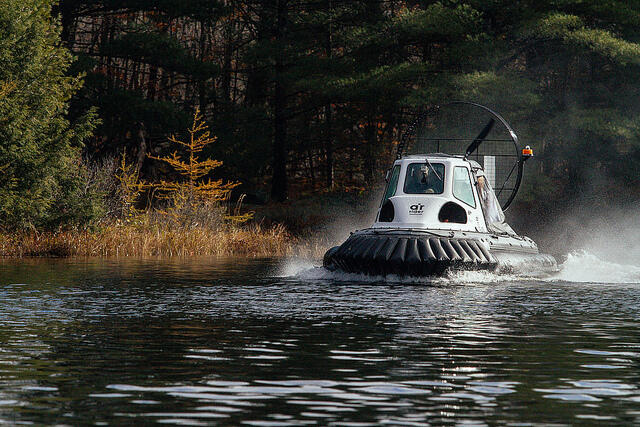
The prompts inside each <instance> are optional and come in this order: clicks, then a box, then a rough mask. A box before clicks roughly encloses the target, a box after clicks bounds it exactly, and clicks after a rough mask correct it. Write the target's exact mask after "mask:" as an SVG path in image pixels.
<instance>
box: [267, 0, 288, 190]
mask: <svg viewBox="0 0 640 427" xmlns="http://www.w3.org/2000/svg"><path fill="white" fill-rule="evenodd" d="M277 2H278V4H277V8H278V9H277V10H278V12H277V13H278V16H277V21H276V42H277V43H278V44H279V46H278V53H277V56H276V67H275V80H276V81H275V93H274V100H273V101H274V102H273V108H274V130H275V135H274V138H273V164H272V167H273V179H272V181H271V198H272V199H273V200H275V201H278V202H283V201H285V200H287V194H288V189H287V184H288V183H287V118H286V112H285V109H286V102H287V101H286V90H285V85H284V76H283V74H284V70H285V66H284V46H283V43H284V38H285V35H284V33H285V28H286V22H287V0H277Z"/></svg>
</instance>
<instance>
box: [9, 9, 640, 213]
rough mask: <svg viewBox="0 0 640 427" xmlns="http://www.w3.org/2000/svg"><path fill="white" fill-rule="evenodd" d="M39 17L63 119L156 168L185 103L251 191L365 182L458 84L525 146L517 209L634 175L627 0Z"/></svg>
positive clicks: (638, 63)
mask: <svg viewBox="0 0 640 427" xmlns="http://www.w3.org/2000/svg"><path fill="white" fill-rule="evenodd" d="M11 1H13V0H11ZM27 3H29V1H28V2H27ZM31 3H42V2H37V1H31ZM44 3H47V2H44ZM53 16H59V19H60V28H59V32H60V38H61V40H62V46H65V47H67V48H68V49H69V50H70V51H71V52H72V53H73V55H75V57H76V59H75V61H74V62H73V63H72V65H71V66H70V68H69V69H68V70H67V73H68V74H69V75H80V74H82V73H84V74H85V77H84V85H83V87H82V88H81V89H80V90H78V91H76V92H75V95H74V96H73V98H72V99H71V101H70V109H69V111H68V114H67V116H68V120H69V122H70V123H76V122H78V121H79V120H80V119H81V118H82V117H86V115H87V111H92V110H91V109H92V108H95V111H97V115H98V116H99V121H93V123H95V124H96V128H95V130H94V131H93V136H90V137H86V138H84V140H85V142H84V148H83V151H84V155H85V158H87V159H88V161H89V162H90V163H96V164H97V163H99V162H101V161H102V160H103V159H105V158H110V157H114V156H117V155H118V154H120V153H122V152H123V150H124V151H125V152H126V153H127V155H128V157H129V159H131V161H132V162H133V163H134V164H135V165H136V168H137V169H138V170H139V171H141V174H142V175H143V176H146V177H151V178H157V177H158V176H162V175H163V174H165V173H166V172H167V171H166V170H163V169H162V164H160V163H158V162H155V161H153V160H151V159H150V158H149V155H153V156H158V155H166V154H167V150H168V149H169V148H168V145H167V137H168V136H169V135H170V134H173V133H181V132H183V131H184V129H185V128H187V127H188V125H189V123H190V119H191V116H192V114H193V111H194V109H195V108H196V107H198V108H200V110H201V111H203V112H204V114H205V117H206V118H207V120H208V121H209V123H210V124H211V128H212V130H213V132H214V133H215V134H216V135H217V136H218V138H219V142H218V143H216V144H213V145H212V148H211V150H210V152H208V153H206V154H207V155H208V156H211V157H213V158H216V159H220V160H222V161H224V166H223V167H222V168H221V169H220V170H221V175H222V176H224V177H228V178H230V179H237V180H239V181H241V182H242V183H243V186H242V187H241V191H242V192H245V193H248V194H250V195H254V196H256V197H255V198H254V200H264V201H266V200H273V201H284V200H286V199H287V198H292V197H293V198H295V197H299V196H300V195H302V194H310V193H314V192H321V191H331V190H335V189H337V190H344V189H350V188H369V187H370V186H371V185H372V183H377V182H379V181H380V180H381V177H382V172H383V171H384V169H386V168H387V167H388V165H389V161H390V159H391V153H392V152H393V148H394V147H395V144H397V141H398V139H399V137H400V134H401V132H402V130H403V128H404V125H406V122H407V117H408V116H409V114H410V113H411V112H412V111H414V110H415V109H416V108H417V107H420V106H423V105H429V104H433V103H441V102H445V101H447V100H452V99H464V100H472V101H476V102H482V103H486V104H488V105H490V106H493V107H495V108H496V109H497V110H499V111H500V112H501V113H503V115H504V116H505V117H507V119H508V120H509V121H511V122H512V123H513V125H514V127H515V128H516V129H517V130H518V131H519V133H520V136H521V140H523V141H524V142H525V143H527V144H530V145H532V146H534V147H535V148H536V151H537V155H538V160H539V161H538V162H537V163H533V164H532V165H529V166H530V167H529V172H530V174H529V175H530V176H529V177H528V179H527V181H526V183H527V187H526V188H525V190H526V192H525V193H526V194H524V195H521V197H519V203H520V206H524V207H527V209H530V208H532V207H535V208H536V209H539V210H542V211H545V210H546V209H548V208H550V207H551V206H552V205H557V203H555V201H554V202H553V204H552V203H540V200H544V201H550V202H551V201H552V200H550V199H555V200H557V199H563V200H570V199H572V198H575V197H578V196H579V195H580V194H582V190H583V189H584V187H585V183H586V182H588V183H590V184H589V185H593V186H597V189H598V191H600V192H601V194H603V193H605V192H614V191H618V192H619V191H620V190H619V189H618V190H614V189H616V188H618V187H617V185H619V184H625V185H626V187H627V190H625V191H629V190H630V189H634V188H635V187H637V178H636V176H637V170H638V165H639V163H640V126H639V125H640V123H639V122H638V117H639V116H638V113H639V112H640V103H638V102H637V99H639V98H638V95H640V84H638V82H637V80H638V76H639V75H640V73H639V71H640V44H638V43H640V2H638V1H635V0H634V1H615V0H606V1H605V0H542V1H541V0H523V1H517V2H514V1H508V0H459V1H458V0H451V1H446V0H442V1H412V0H407V1H394V0H389V1H382V0H379V1H378V0H366V1H365V0H221V1H215V0H144V1H143V0H60V1H59V4H57V5H53ZM0 68H1V67H0ZM2 72H3V71H2V70H0V73H2ZM0 80H1V79H0ZM597 177H605V178H606V179H596V178H597ZM594 188H596V187H594Z"/></svg>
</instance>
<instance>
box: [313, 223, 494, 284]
mask: <svg viewBox="0 0 640 427" xmlns="http://www.w3.org/2000/svg"><path fill="white" fill-rule="evenodd" d="M323 265H324V267H325V268H327V269H329V270H332V271H334V270H342V271H345V272H347V273H360V274H367V275H388V274H396V275H400V276H438V275H441V274H443V273H444V272H445V271H446V270H447V269H449V268H451V267H453V268H457V269H461V270H494V269H495V268H496V267H497V265H498V260H497V259H496V257H495V256H493V255H492V254H491V252H489V250H488V248H487V246H486V245H485V243H483V242H481V241H479V240H476V239H464V238H454V237H451V238H449V237H438V236H433V235H429V234H424V233H421V234H417V233H416V234H414V233H398V232H396V233H389V234H387V233H385V234H382V233H381V234H370V233H365V234H361V233H354V234H352V235H351V237H349V238H348V239H347V240H346V241H345V242H344V243H343V244H342V245H340V246H336V247H333V248H331V249H329V250H328V251H327V252H326V254H325V255H324V260H323Z"/></svg>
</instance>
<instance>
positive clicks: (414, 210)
mask: <svg viewBox="0 0 640 427" xmlns="http://www.w3.org/2000/svg"><path fill="white" fill-rule="evenodd" d="M423 213H424V205H423V204H422V203H418V204H415V205H411V206H409V215H422V214H423Z"/></svg>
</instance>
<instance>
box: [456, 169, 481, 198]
mask: <svg viewBox="0 0 640 427" xmlns="http://www.w3.org/2000/svg"><path fill="white" fill-rule="evenodd" d="M453 196H454V197H455V198H456V199H458V200H460V201H461V202H464V203H466V204H467V205H469V206H471V207H472V208H475V207H476V199H475V197H473V187H472V186H471V177H470V176H469V170H468V169H467V168H463V167H460V166H456V168H455V169H454V170H453Z"/></svg>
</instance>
